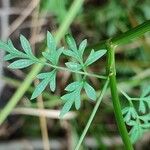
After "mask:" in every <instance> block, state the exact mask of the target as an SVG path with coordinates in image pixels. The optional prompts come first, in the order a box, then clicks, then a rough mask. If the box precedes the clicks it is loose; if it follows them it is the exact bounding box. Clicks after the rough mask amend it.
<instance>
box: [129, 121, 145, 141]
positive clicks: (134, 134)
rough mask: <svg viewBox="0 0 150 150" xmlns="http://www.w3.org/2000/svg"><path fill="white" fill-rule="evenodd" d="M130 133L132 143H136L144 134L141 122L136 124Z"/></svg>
mask: <svg viewBox="0 0 150 150" xmlns="http://www.w3.org/2000/svg"><path fill="white" fill-rule="evenodd" d="M129 134H130V138H131V141H132V143H135V142H136V141H137V140H138V139H139V138H140V137H141V136H142V134H143V130H142V128H141V127H140V126H139V124H136V125H135V126H133V127H132V129H131V130H130V133H129Z"/></svg>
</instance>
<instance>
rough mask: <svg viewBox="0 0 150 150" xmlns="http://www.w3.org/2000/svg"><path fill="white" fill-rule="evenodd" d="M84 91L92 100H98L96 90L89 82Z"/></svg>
mask: <svg viewBox="0 0 150 150" xmlns="http://www.w3.org/2000/svg"><path fill="white" fill-rule="evenodd" d="M84 89H85V92H86V94H87V96H88V97H89V98H90V99H91V100H94V101H95V100H96V92H95V90H94V88H93V87H92V86H91V85H89V84H88V83H87V82H85V83H84Z"/></svg>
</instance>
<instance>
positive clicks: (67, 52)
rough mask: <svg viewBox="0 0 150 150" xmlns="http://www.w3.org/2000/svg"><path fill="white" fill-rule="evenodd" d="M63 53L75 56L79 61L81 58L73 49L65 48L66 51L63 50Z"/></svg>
mask: <svg viewBox="0 0 150 150" xmlns="http://www.w3.org/2000/svg"><path fill="white" fill-rule="evenodd" d="M63 54H64V55H66V56H70V57H72V58H74V59H75V60H77V61H79V60H80V58H79V56H78V55H76V53H75V52H73V51H71V50H64V51H63Z"/></svg>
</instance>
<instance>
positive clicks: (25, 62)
mask: <svg viewBox="0 0 150 150" xmlns="http://www.w3.org/2000/svg"><path fill="white" fill-rule="evenodd" d="M33 63H34V61H33V60H29V59H20V60H16V61H14V62H13V63H11V64H10V65H9V66H8V67H9V68H12V69H22V68H26V67H28V66H30V65H32V64H33Z"/></svg>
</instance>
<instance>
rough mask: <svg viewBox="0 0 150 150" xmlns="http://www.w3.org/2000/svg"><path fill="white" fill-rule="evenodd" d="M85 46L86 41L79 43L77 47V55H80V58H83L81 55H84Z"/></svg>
mask: <svg viewBox="0 0 150 150" xmlns="http://www.w3.org/2000/svg"><path fill="white" fill-rule="evenodd" d="M86 46H87V39H85V40H83V41H82V42H81V44H80V45H79V53H80V56H81V58H82V56H83V53H84V50H85V48H86Z"/></svg>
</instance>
